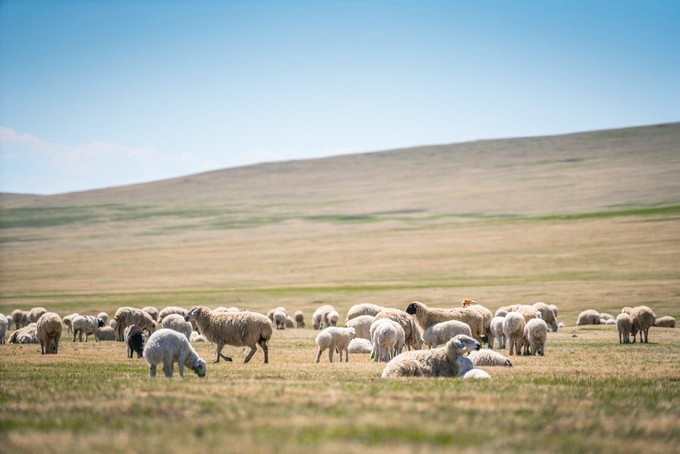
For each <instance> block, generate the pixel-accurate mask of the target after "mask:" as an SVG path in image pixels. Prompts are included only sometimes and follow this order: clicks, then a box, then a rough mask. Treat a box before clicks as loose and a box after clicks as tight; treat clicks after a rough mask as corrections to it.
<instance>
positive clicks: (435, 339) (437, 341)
mask: <svg viewBox="0 0 680 454" xmlns="http://www.w3.org/2000/svg"><path fill="white" fill-rule="evenodd" d="M459 334H465V335H467V336H471V337H472V330H470V327H469V326H468V324H467V323H463V322H461V321H458V320H449V321H448V322H441V323H437V324H436V325H432V326H430V327H429V328H428V329H426V330H425V331H424V332H423V336H422V337H423V342H424V343H425V345H429V346H430V347H436V346H438V345H441V344H445V343H447V342H448V341H449V340H451V339H452V338H454V337H456V336H457V335H459Z"/></svg>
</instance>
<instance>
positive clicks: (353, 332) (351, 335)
mask: <svg viewBox="0 0 680 454" xmlns="http://www.w3.org/2000/svg"><path fill="white" fill-rule="evenodd" d="M347 331H348V332H349V338H350V339H354V338H355V337H357V331H356V330H355V329H354V328H347Z"/></svg>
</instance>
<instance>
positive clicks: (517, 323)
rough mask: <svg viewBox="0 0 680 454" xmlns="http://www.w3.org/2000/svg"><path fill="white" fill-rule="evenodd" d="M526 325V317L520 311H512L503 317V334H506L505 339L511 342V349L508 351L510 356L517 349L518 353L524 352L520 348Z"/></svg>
mask: <svg viewBox="0 0 680 454" xmlns="http://www.w3.org/2000/svg"><path fill="white" fill-rule="evenodd" d="M525 326H526V322H525V321H524V317H522V314H520V313H519V312H510V313H508V315H506V316H505V318H504V319H503V334H504V335H505V340H506V341H507V342H509V343H510V351H509V352H508V354H509V355H510V356H512V355H513V353H514V352H515V351H516V352H517V354H518V355H521V354H522V352H521V350H520V348H521V346H522V339H523V337H524V327H525Z"/></svg>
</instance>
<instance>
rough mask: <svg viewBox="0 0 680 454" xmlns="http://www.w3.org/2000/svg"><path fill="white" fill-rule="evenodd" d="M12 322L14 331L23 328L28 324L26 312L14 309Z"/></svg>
mask: <svg viewBox="0 0 680 454" xmlns="http://www.w3.org/2000/svg"><path fill="white" fill-rule="evenodd" d="M12 320H14V329H19V328H23V327H24V326H26V325H28V324H29V321H28V312H26V311H22V310H21V309H14V310H13V311H12Z"/></svg>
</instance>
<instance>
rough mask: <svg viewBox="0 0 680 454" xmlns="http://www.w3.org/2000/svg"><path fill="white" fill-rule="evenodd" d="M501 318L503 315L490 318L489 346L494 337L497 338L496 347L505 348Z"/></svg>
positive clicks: (491, 345)
mask: <svg viewBox="0 0 680 454" xmlns="http://www.w3.org/2000/svg"><path fill="white" fill-rule="evenodd" d="M503 320H505V317H498V316H496V317H494V318H493V319H492V320H491V337H490V338H489V348H493V340H494V338H495V339H497V340H498V348H500V349H501V350H503V349H504V348H505V334H504V333H503Z"/></svg>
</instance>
